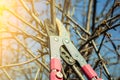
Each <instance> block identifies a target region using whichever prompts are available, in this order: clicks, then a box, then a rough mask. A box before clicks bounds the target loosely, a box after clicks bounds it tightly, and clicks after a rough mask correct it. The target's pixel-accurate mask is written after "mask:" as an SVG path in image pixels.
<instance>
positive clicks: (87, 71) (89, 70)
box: [82, 64, 102, 80]
mask: <svg viewBox="0 0 120 80" xmlns="http://www.w3.org/2000/svg"><path fill="white" fill-rule="evenodd" d="M82 70H83V72H84V73H85V75H86V77H87V78H88V80H92V79H93V78H95V79H96V80H102V79H101V78H98V76H97V74H96V72H95V71H94V70H93V69H92V67H91V66H90V65H89V64H87V65H84V66H83V67H82Z"/></svg>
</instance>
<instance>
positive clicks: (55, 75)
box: [50, 58, 63, 80]
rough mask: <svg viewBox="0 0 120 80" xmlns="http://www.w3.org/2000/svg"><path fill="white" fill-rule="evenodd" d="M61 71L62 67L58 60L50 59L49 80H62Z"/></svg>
mask: <svg viewBox="0 0 120 80" xmlns="http://www.w3.org/2000/svg"><path fill="white" fill-rule="evenodd" d="M61 69H62V65H61V61H60V59H57V58H52V59H51V61H50V70H51V73H50V80H63V75H62V73H61Z"/></svg>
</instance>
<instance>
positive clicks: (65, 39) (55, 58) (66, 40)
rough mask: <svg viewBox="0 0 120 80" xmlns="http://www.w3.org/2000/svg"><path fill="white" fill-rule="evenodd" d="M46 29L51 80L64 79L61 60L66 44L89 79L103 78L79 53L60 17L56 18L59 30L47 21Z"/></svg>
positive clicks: (97, 79) (98, 79)
mask: <svg viewBox="0 0 120 80" xmlns="http://www.w3.org/2000/svg"><path fill="white" fill-rule="evenodd" d="M45 24H47V25H45V26H46V31H47V34H48V36H49V48H50V55H51V58H50V80H63V74H62V71H61V70H62V62H61V57H60V54H61V47H62V46H63V45H64V46H65V47H66V49H67V50H68V52H69V54H70V55H71V56H72V58H73V59H74V60H76V61H77V62H78V63H79V65H80V67H81V69H82V71H83V72H84V74H85V75H86V77H87V78H88V80H102V79H101V78H99V77H98V76H97V74H96V72H95V71H94V70H93V69H92V67H91V66H90V65H89V64H87V62H86V60H85V59H84V57H83V56H82V55H81V54H80V53H79V51H78V50H77V49H76V47H75V46H74V45H73V43H72V42H71V40H70V37H69V35H68V32H67V30H66V28H65V27H64V25H63V24H62V23H61V21H60V20H59V19H56V26H57V29H58V31H57V32H55V31H54V30H53V28H52V27H54V26H52V25H51V24H50V22H49V21H48V22H47V23H45Z"/></svg>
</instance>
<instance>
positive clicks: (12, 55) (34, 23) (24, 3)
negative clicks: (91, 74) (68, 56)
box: [0, 0, 120, 80]
mask: <svg viewBox="0 0 120 80" xmlns="http://www.w3.org/2000/svg"><path fill="white" fill-rule="evenodd" d="M119 7H120V1H119V0H111V1H109V0H104V1H102V0H18V1H13V0H0V80H48V79H49V73H50V69H49V65H50V51H49V46H48V42H49V40H48V34H47V32H46V25H48V23H46V20H50V21H51V23H50V24H52V25H53V26H54V27H53V28H52V30H53V31H55V32H58V29H57V26H56V18H58V19H59V20H60V21H61V23H62V24H63V25H64V26H65V28H66V30H67V32H68V34H69V35H70V39H71V41H72V42H73V44H74V45H75V46H76V48H77V49H78V51H79V52H80V54H82V55H83V57H84V58H85V59H86V61H87V62H88V63H89V64H90V65H91V66H92V67H93V69H94V70H95V71H96V72H97V74H98V76H99V77H101V78H103V79H105V80H112V79H114V80H119V79H120V74H119V73H120V72H119V70H120V64H119V62H120V53H119V52H120V35H119V33H120V8H119ZM56 34H57V33H56ZM61 59H62V61H63V64H62V67H63V70H62V73H63V75H64V79H65V80H80V79H83V78H84V79H86V78H85V77H84V74H83V73H82V71H81V70H79V69H78V68H80V66H79V65H78V63H77V62H76V63H75V65H74V66H77V70H76V68H75V67H73V65H69V64H67V63H66V61H65V60H64V59H63V57H62V56H61ZM71 67H73V68H71ZM78 70H79V71H78Z"/></svg>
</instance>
